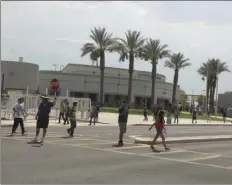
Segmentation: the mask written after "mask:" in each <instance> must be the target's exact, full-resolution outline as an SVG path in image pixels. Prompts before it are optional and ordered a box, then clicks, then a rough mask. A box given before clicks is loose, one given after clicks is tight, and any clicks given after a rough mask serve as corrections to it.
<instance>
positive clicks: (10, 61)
mask: <svg viewBox="0 0 232 185" xmlns="http://www.w3.org/2000/svg"><path fill="white" fill-rule="evenodd" d="M1 62H6V63H7V62H8V63H17V64H30V65H36V66H38V67H39V65H38V64H35V63H29V62H19V61H17V60H1Z"/></svg>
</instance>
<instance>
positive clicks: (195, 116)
mask: <svg viewBox="0 0 232 185" xmlns="http://www.w3.org/2000/svg"><path fill="white" fill-rule="evenodd" d="M193 121H195V123H197V110H196V109H193V113H192V123H193Z"/></svg>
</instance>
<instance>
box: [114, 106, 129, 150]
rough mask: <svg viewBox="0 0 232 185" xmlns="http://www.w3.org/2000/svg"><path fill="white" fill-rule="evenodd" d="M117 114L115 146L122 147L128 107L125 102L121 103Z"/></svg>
mask: <svg viewBox="0 0 232 185" xmlns="http://www.w3.org/2000/svg"><path fill="white" fill-rule="evenodd" d="M118 113H119V114H118V125H119V141H118V145H117V146H123V145H124V144H123V135H124V134H125V133H126V130H127V120H128V106H127V104H126V101H123V102H122V106H121V107H120V108H119V110H118Z"/></svg>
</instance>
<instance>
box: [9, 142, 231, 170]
mask: <svg viewBox="0 0 232 185" xmlns="http://www.w3.org/2000/svg"><path fill="white" fill-rule="evenodd" d="M9 139H15V138H9ZM16 140H22V141H25V140H24V139H16ZM46 144H51V145H60V146H75V147H79V148H84V149H91V150H97V151H104V152H112V153H118V154H125V155H131V156H140V157H148V158H155V159H162V160H167V161H173V162H179V163H184V164H194V165H198V166H206V167H213V168H219V169H224V170H232V168H231V167H224V166H219V165H212V164H204V163H198V162H194V161H183V160H179V159H173V158H167V157H160V156H154V155H146V154H136V153H131V152H125V151H118V150H109V149H102V148H96V147H90V146H78V145H75V144H65V143H51V142H46Z"/></svg>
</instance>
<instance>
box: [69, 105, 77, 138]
mask: <svg viewBox="0 0 232 185" xmlns="http://www.w3.org/2000/svg"><path fill="white" fill-rule="evenodd" d="M76 112H77V102H73V106H72V108H71V109H70V113H69V118H70V125H71V126H70V128H69V129H68V130H67V132H68V134H69V135H70V137H73V134H74V130H75V128H76V127H77V122H76Z"/></svg>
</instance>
